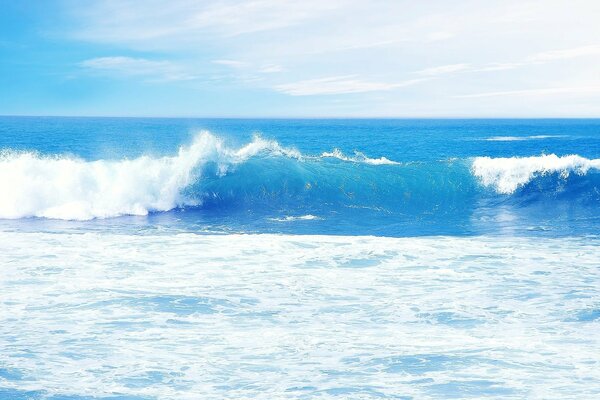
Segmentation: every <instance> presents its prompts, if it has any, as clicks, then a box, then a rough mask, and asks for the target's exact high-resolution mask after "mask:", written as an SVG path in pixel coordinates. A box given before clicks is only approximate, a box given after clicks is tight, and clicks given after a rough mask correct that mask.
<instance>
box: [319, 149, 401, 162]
mask: <svg viewBox="0 0 600 400" xmlns="http://www.w3.org/2000/svg"><path fill="white" fill-rule="evenodd" d="M321 157H324V158H337V159H338V160H342V161H350V162H359V163H365V164H371V165H400V163H399V162H397V161H392V160H389V159H387V158H385V157H380V158H369V157H367V156H365V155H364V154H363V153H361V152H360V151H355V152H354V157H348V156H346V155H344V153H342V151H341V150H339V149H334V150H333V151H332V152H324V153H323V154H321Z"/></svg>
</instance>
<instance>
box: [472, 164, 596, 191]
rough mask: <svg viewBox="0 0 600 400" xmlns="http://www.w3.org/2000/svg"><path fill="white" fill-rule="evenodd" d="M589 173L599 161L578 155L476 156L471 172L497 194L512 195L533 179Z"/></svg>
mask: <svg viewBox="0 0 600 400" xmlns="http://www.w3.org/2000/svg"><path fill="white" fill-rule="evenodd" d="M590 170H600V159H593V160H590V159H587V158H584V157H580V156H578V155H568V156H563V157H559V156H557V155H556V154H549V155H543V156H537V157H510V158H490V157H476V158H475V159H474V161H473V165H472V172H473V175H475V176H476V177H477V178H478V179H479V180H480V182H481V183H482V184H483V185H484V186H487V187H492V188H493V189H495V190H496V191H497V192H498V193H501V194H513V193H514V192H515V191H516V190H517V189H519V188H520V187H523V186H525V185H526V184H528V183H529V182H531V181H532V180H533V179H535V178H537V177H540V176H545V175H550V174H558V175H559V176H560V177H561V178H565V179H566V178H568V177H569V175H570V174H577V175H585V174H587V173H588V171H590Z"/></svg>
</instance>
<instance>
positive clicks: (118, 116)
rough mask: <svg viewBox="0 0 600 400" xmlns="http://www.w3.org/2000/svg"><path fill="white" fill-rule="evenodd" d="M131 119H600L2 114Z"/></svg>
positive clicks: (24, 116)
mask: <svg viewBox="0 0 600 400" xmlns="http://www.w3.org/2000/svg"><path fill="white" fill-rule="evenodd" d="M7 117H8V118H10V117H17V118H123V119H126V118H129V119H141V118H144V119H240V120H242V119H247V120H259V119H273V120H286V119H287V120H293V119H298V120H328V119H336V120H339V119H348V120H369V119H388V120H394V119H395V120H417V119H420V120H436V119H437V120H453V119H469V120H478V119H496V120H509V119H520V120H526V119H600V115H599V116H595V117H585V116H496V117H494V116H447V115H440V116H344V115H341V116H252V117H250V116H191V115H189V116H188V115H170V116H162V115H150V116H148V115H61V114H46V115H39V114H0V118H7Z"/></svg>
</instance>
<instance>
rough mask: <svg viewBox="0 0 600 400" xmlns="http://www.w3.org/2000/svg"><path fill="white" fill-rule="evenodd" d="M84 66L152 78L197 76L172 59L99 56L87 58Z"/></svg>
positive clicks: (176, 79) (82, 63) (179, 78)
mask: <svg viewBox="0 0 600 400" xmlns="http://www.w3.org/2000/svg"><path fill="white" fill-rule="evenodd" d="M80 65H81V66H82V67H84V68H87V69H90V70H96V71H102V72H105V73H110V74H117V75H121V76H141V77H145V78H147V79H152V80H161V81H185V80H192V79H196V78H197V76H195V75H192V74H189V73H187V72H185V70H184V68H183V67H181V66H180V65H178V64H175V63H173V62H170V61H155V60H147V59H145V58H132V57H122V56H116V57H98V58H92V59H89V60H85V61H83V62H81V64H80Z"/></svg>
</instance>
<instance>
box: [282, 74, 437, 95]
mask: <svg viewBox="0 0 600 400" xmlns="http://www.w3.org/2000/svg"><path fill="white" fill-rule="evenodd" d="M424 80H426V79H424V78H423V79H411V80H407V81H403V82H395V83H387V82H369V81H363V80H360V79H356V76H355V75H345V76H332V77H327V78H319V79H308V80H304V81H298V82H294V83H286V84H282V85H277V86H275V90H277V91H278V92H281V93H285V94H289V95H291V96H312V95H331V94H345V93H364V92H376V91H385V90H392V89H397V88H400V87H405V86H411V85H415V84H417V83H420V82H423V81H424Z"/></svg>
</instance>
